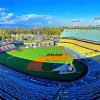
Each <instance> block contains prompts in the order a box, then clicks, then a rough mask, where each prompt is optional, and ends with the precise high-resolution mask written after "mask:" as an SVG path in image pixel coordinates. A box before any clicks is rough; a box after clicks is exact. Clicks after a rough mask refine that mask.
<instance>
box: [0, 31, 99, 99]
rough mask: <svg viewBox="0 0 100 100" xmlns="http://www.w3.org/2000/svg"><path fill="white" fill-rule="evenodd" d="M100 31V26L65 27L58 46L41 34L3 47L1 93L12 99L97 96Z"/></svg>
mask: <svg viewBox="0 0 100 100" xmlns="http://www.w3.org/2000/svg"><path fill="white" fill-rule="evenodd" d="M99 33H100V30H99V29H64V31H63V32H62V33H61V36H60V40H59V42H58V43H57V44H56V45H53V42H51V40H50V41H46V40H45V42H43V37H42V39H41V37H38V39H36V40H34V41H31V42H25V43H24V46H20V47H16V46H15V45H14V44H6V45H3V46H1V47H0V64H1V65H0V73H1V74H0V75H1V76H0V79H1V80H0V81H2V82H3V83H2V84H0V89H1V90H0V93H2V95H3V97H7V98H9V99H8V100H10V99H11V98H14V99H20V100H28V99H30V98H34V100H38V99H39V100H60V99H57V98H60V97H62V100H74V98H77V99H79V100H81V99H82V100H85V99H86V98H91V97H92V98H94V99H95V98H97V97H98V93H97V92H98V91H100V90H99V88H100V85H99V82H100V80H99V79H100V34H99ZM38 35H39V34H38ZM37 40H38V41H37ZM41 43H42V45H41ZM36 44H37V45H36ZM2 77H3V78H2ZM89 87H90V88H89ZM87 88H88V89H87ZM10 89H11V90H10ZM16 89H18V90H16ZM15 91H16V93H15ZM25 91H26V93H24V92H25ZM83 91H84V92H83ZM18 92H19V93H18ZM90 92H93V95H94V94H95V96H93V95H92V96H91V95H90ZM60 93H61V94H62V96H60ZM96 93H97V94H96ZM30 94H31V95H30ZM22 95H23V96H22ZM1 97H2V96H1ZM77 99H75V100H77Z"/></svg>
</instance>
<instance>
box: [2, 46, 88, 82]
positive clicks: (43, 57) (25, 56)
mask: <svg viewBox="0 0 100 100" xmlns="http://www.w3.org/2000/svg"><path fill="white" fill-rule="evenodd" d="M71 63H72V64H73V65H74V66H75V68H76V72H74V73H70V74H59V71H52V70H53V69H55V68H58V67H60V66H62V65H63V64H71ZM0 64H3V65H5V66H7V67H9V68H12V69H14V70H16V71H19V72H21V73H24V74H27V75H31V76H36V77H40V78H45V79H50V80H59V81H74V80H77V79H79V78H80V77H82V76H84V75H85V74H86V70H87V67H86V66H85V65H84V64H82V63H81V62H79V61H78V60H75V57H74V56H73V55H71V54H69V53H68V52H66V51H65V50H64V48H63V47H59V46H55V47H43V48H19V49H17V50H12V51H8V52H5V53H1V54H0Z"/></svg>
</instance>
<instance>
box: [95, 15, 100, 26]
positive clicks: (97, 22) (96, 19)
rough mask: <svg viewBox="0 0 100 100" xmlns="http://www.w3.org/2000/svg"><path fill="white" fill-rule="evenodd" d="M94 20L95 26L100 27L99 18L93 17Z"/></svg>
mask: <svg viewBox="0 0 100 100" xmlns="http://www.w3.org/2000/svg"><path fill="white" fill-rule="evenodd" d="M94 20H95V23H96V26H98V25H100V17H99V16H97V17H95V18H94Z"/></svg>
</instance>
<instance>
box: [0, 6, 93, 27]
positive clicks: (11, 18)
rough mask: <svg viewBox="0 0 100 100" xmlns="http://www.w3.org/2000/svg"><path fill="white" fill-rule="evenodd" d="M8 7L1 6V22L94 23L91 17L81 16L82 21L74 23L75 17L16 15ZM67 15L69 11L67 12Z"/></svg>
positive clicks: (33, 23) (45, 23) (44, 23)
mask: <svg viewBox="0 0 100 100" xmlns="http://www.w3.org/2000/svg"><path fill="white" fill-rule="evenodd" d="M7 10H8V9H5V8H0V24H16V25H18V24H21V25H31V26H33V27H37V26H64V25H90V24H91V23H92V24H93V23H94V22H93V19H91V18H87V19H86V18H81V19H80V20H81V22H80V23H77V22H76V23H73V22H72V20H77V19H74V18H60V17H59V16H56V17H55V16H52V15H41V14H26V15H20V16H16V15H15V14H14V13H12V12H10V13H7V12H8V11H7ZM66 14H67V15H68V14H69V13H66Z"/></svg>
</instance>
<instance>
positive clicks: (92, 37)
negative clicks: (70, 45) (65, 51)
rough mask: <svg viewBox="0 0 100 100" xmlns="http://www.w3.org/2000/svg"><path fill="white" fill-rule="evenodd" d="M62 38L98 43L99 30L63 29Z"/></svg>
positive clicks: (99, 39)
mask: <svg viewBox="0 0 100 100" xmlns="http://www.w3.org/2000/svg"><path fill="white" fill-rule="evenodd" d="M61 37H62V38H75V39H82V40H87V41H94V42H99V43H100V30H99V29H88V30H87V29H65V30H64V31H63V32H62V34H61Z"/></svg>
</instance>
